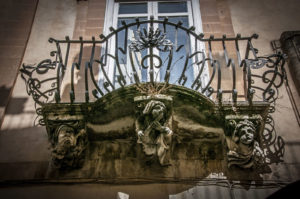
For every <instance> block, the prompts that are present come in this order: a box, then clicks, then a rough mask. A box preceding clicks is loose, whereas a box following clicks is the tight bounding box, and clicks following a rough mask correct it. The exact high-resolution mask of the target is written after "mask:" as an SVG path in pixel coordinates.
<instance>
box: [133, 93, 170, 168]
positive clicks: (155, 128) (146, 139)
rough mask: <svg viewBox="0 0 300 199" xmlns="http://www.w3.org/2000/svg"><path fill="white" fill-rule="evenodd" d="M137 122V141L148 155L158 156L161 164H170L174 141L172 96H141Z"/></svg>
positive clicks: (136, 100)
mask: <svg viewBox="0 0 300 199" xmlns="http://www.w3.org/2000/svg"><path fill="white" fill-rule="evenodd" d="M134 101H135V103H136V104H137V119H136V122H135V126H136V133H137V136H138V140H137V143H139V144H141V145H142V146H143V151H144V153H145V154H146V155H148V156H156V157H157V158H158V160H159V163H160V164H161V165H168V164H169V157H168V156H169V155H168V152H169V148H170V144H171V141H172V135H173V131H172V130H171V126H172V117H171V114H172V113H171V112H172V107H171V104H172V97H171V96H166V95H155V96H139V97H135V98H134ZM167 104H168V105H167Z"/></svg>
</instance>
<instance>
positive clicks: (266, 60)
mask: <svg viewBox="0 0 300 199" xmlns="http://www.w3.org/2000/svg"><path fill="white" fill-rule="evenodd" d="M110 31H111V32H110V33H109V34H108V35H106V36H105V35H102V34H101V35H100V39H95V38H94V37H92V40H83V39H82V38H81V37H80V38H79V40H70V38H69V37H66V38H65V40H56V39H53V38H50V39H49V42H50V43H52V44H55V46H56V50H55V51H52V52H51V56H52V57H53V59H46V60H43V61H41V62H40V63H39V64H37V66H29V65H23V66H22V68H21V70H20V71H21V75H22V77H23V78H24V79H25V81H26V85H27V87H26V88H27V92H28V94H29V95H32V96H33V99H34V101H35V102H36V103H37V104H39V105H42V104H44V103H52V102H53V103H60V102H61V94H62V91H61V89H62V86H61V85H62V81H63V79H64V76H65V74H66V72H67V71H68V68H69V67H70V68H71V70H70V73H71V75H70V82H71V83H70V84H71V86H70V91H69V99H70V101H69V102H70V103H75V101H76V100H75V99H76V93H75V83H74V74H75V71H76V70H84V95H85V102H89V101H90V100H91V99H90V97H91V96H93V97H94V98H95V99H98V98H100V97H101V96H103V95H105V94H106V93H108V92H111V91H113V90H115V89H117V88H119V87H124V86H127V85H130V84H137V85H139V84H141V83H143V82H149V83H151V84H156V83H158V82H163V83H165V84H178V85H181V86H186V87H189V88H191V89H193V90H196V91H198V92H200V93H202V94H203V95H206V96H207V97H212V95H213V94H214V95H215V99H216V100H217V101H218V102H219V103H222V101H223V100H224V99H223V98H222V96H223V94H224V93H229V94H231V99H230V101H232V102H234V103H236V102H237V100H238V96H239V97H244V99H242V100H244V101H249V102H250V103H251V102H252V100H253V96H254V93H255V92H256V95H258V91H260V92H261V94H260V97H261V101H269V102H270V101H273V100H274V99H276V98H277V97H278V96H277V89H278V87H279V86H280V85H281V84H282V82H283V80H284V78H285V71H284V68H283V64H284V59H283V56H282V55H281V54H275V55H271V56H267V57H260V56H258V51H257V49H255V48H254V47H253V44H252V41H253V40H254V39H257V38H258V35H256V34H253V35H252V36H250V37H242V36H241V35H239V34H238V35H236V36H235V37H227V36H226V35H224V36H223V37H220V38H215V37H214V36H213V35H211V36H210V37H208V38H206V37H205V36H204V34H202V33H200V34H197V33H196V32H195V28H194V27H184V26H182V22H180V21H179V22H178V23H172V22H170V21H168V18H165V19H164V20H154V19H153V17H151V18H150V20H147V21H140V20H139V19H136V21H135V22H134V23H129V24H126V23H125V22H124V21H123V22H122V25H121V26H120V27H119V28H118V29H114V28H113V27H111V28H110ZM182 38H184V39H182ZM78 45H79V52H78V58H77V60H73V61H72V59H73V58H71V55H70V52H71V50H72V48H73V49H74V48H75V47H74V46H78ZM87 46H88V47H89V49H90V52H86V51H85V52H84V48H85V47H87ZM228 46H229V47H230V49H228ZM241 46H242V47H243V48H242V49H241ZM218 47H219V49H217V50H216V48H218ZM97 49H101V52H99V53H97V52H96V51H97ZM216 52H219V53H221V54H222V56H223V57H222V59H223V60H224V62H225V64H224V66H223V65H221V60H220V58H215V55H216ZM230 52H231V53H230ZM85 53H88V58H86V56H85V57H84V54H85ZM242 53H244V56H242ZM84 59H86V60H85V61H86V62H85V63H83V60H84ZM235 63H237V65H236V64H235ZM83 66H84V67H83ZM95 67H98V68H99V70H100V71H99V73H98V74H94V71H93V68H95ZM226 68H230V69H231V73H232V74H231V77H230V82H231V89H227V90H226V89H222V87H223V84H222V81H223V79H222V76H221V74H222V71H223V70H228V69H226ZM237 68H241V69H239V70H242V71H243V81H242V82H243V84H244V85H243V87H244V91H239V92H241V93H243V92H244V93H243V95H238V90H237V87H236V84H237V80H236V79H237V73H236V70H237ZM263 68H265V69H266V70H264V69H263ZM257 69H260V70H257ZM255 71H258V72H259V74H255ZM51 74H52V77H51ZM97 75H98V76H99V77H98V79H96V76H97ZM40 76H45V77H44V78H43V77H40ZM227 78H228V77H227ZM257 78H258V79H260V80H262V83H261V84H256V82H255V81H254V79H257ZM278 79H279V80H278ZM89 84H92V86H93V87H94V88H93V89H92V91H91V89H90V88H91V85H89ZM227 84H228V79H227Z"/></svg>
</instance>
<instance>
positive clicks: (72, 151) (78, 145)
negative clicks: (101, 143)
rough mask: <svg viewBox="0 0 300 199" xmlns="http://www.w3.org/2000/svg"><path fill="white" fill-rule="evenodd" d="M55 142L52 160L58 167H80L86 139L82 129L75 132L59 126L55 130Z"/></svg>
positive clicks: (69, 128)
mask: <svg viewBox="0 0 300 199" xmlns="http://www.w3.org/2000/svg"><path fill="white" fill-rule="evenodd" d="M56 136H57V142H56V144H55V147H54V149H53V151H52V159H53V161H54V164H55V165H56V166H58V167H63V168H67V167H74V168H76V167H80V166H82V165H81V164H82V163H83V161H82V160H83V159H84V153H83V152H84V151H85V148H86V143H87V137H86V133H85V130H84V129H81V130H79V132H78V133H76V130H75V129H74V128H72V127H70V126H67V125H61V126H60V127H58V128H57V130H56Z"/></svg>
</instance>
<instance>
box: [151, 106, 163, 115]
mask: <svg viewBox="0 0 300 199" xmlns="http://www.w3.org/2000/svg"><path fill="white" fill-rule="evenodd" d="M163 112H164V107H163V106H161V105H160V104H157V105H155V106H154V107H153V109H152V116H153V117H154V118H156V117H158V116H159V115H161V114H163Z"/></svg>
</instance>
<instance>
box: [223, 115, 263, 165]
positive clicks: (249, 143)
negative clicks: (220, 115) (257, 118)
mask: <svg viewBox="0 0 300 199" xmlns="http://www.w3.org/2000/svg"><path fill="white" fill-rule="evenodd" d="M255 134H256V128H255V126H254V124H253V123H252V122H251V121H248V120H243V121H240V122H239V123H238V124H237V125H236V127H235V130H234V132H233V135H232V137H231V138H227V144H228V148H229V152H228V153H227V157H228V167H230V166H232V165H237V166H239V167H242V168H251V167H253V166H258V165H259V164H262V163H264V153H263V151H262V149H261V148H260V147H259V144H258V142H257V141H256V140H255V139H254V138H255Z"/></svg>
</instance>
